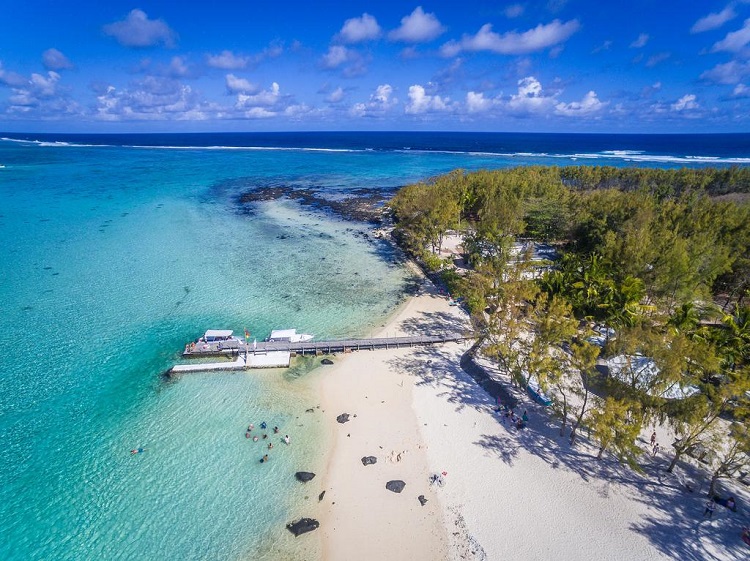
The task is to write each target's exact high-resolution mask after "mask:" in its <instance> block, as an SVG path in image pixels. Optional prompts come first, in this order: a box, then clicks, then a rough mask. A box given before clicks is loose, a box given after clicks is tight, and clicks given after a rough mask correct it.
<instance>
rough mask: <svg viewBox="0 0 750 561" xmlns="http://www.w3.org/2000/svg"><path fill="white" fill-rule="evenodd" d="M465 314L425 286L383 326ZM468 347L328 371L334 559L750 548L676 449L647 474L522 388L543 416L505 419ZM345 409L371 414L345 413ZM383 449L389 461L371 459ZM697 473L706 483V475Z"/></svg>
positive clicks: (330, 554)
mask: <svg viewBox="0 0 750 561" xmlns="http://www.w3.org/2000/svg"><path fill="white" fill-rule="evenodd" d="M427 286H428V287H429V285H427ZM460 316H461V313H460V309H459V308H457V307H451V306H449V305H448V301H447V299H446V298H444V297H440V296H437V295H435V294H434V293H431V294H428V293H425V294H422V295H419V296H417V297H415V298H412V299H410V300H409V301H408V303H407V305H406V306H405V307H404V308H402V309H401V310H400V312H399V313H398V314H397V315H396V317H395V318H394V319H393V320H392V321H391V322H390V323H389V324H388V325H387V326H386V327H385V328H384V329H383V330H382V332H381V334H382V335H386V334H388V335H395V334H397V333H399V332H400V333H403V332H414V331H415V330H417V329H420V326H421V328H423V329H425V330H427V331H433V330H434V329H435V328H436V326H437V327H439V326H442V325H446V324H448V323H450V322H454V321H458V318H459V317H460ZM463 320H465V318H463ZM467 348H468V344H464V345H458V344H450V345H444V346H440V347H437V346H436V347H430V348H415V349H400V350H392V351H360V352H358V353H352V354H351V355H347V356H340V357H338V358H337V359H336V362H337V364H336V365H335V366H332V367H328V369H327V370H326V369H323V370H322V371H321V377H320V381H321V389H322V393H323V405H322V406H321V408H322V409H323V410H324V415H325V416H326V419H327V420H328V422H329V424H330V430H331V433H332V434H331V436H332V438H331V441H332V442H333V451H332V453H331V458H330V462H329V465H328V468H327V470H326V473H324V474H323V475H322V477H323V481H322V483H323V488H325V489H326V490H327V491H326V496H325V498H324V500H323V501H322V502H321V503H320V505H321V506H320V511H321V512H320V513H319V517H320V521H321V526H320V530H319V532H320V535H321V537H322V539H323V552H324V559H326V560H338V559H341V560H352V559H357V560H361V561H367V560H383V559H385V560H390V561H396V560H408V561H417V560H441V559H488V560H496V559H513V560H516V561H517V560H532V559H533V560H536V559H540V560H541V559H555V560H569V559H570V560H600V559H607V560H614V561H620V560H622V561H633V560H651V559H683V560H695V561H698V560H702V559H732V560H734V559H738V560H739V559H747V558H748V557H747V555H748V553H749V552H750V548H748V547H747V546H745V544H743V543H742V541H741V540H740V539H739V531H740V529H741V527H742V525H743V524H747V523H748V522H747V520H746V519H744V520H743V518H742V516H743V515H742V514H735V513H730V512H729V511H728V510H726V509H724V508H723V507H717V509H716V513H715V514H714V518H713V519H712V520H704V519H702V517H701V515H702V512H703V502H704V498H703V495H701V494H699V493H698V491H697V490H696V492H694V493H692V494H691V493H688V492H687V491H685V490H684V488H683V487H681V486H680V484H679V482H678V479H677V478H676V477H674V476H671V475H669V474H665V473H663V472H662V471H660V470H657V469H656V468H657V467H660V468H662V469H663V468H664V467H665V465H666V462H667V460H668V458H667V457H666V455H665V452H662V453H661V455H659V456H657V457H656V458H654V459H651V458H649V459H647V460H646V462H645V466H646V469H645V473H644V474H638V473H636V472H634V471H633V470H631V469H629V468H624V467H621V466H619V465H618V464H617V463H616V462H615V461H614V460H612V459H611V458H605V460H604V461H597V460H596V459H595V454H596V450H595V449H594V448H593V447H592V446H591V445H590V444H588V443H586V442H585V438H584V439H582V442H581V444H580V445H578V446H577V447H576V448H570V446H569V445H568V444H567V440H566V439H562V438H559V437H558V436H557V434H558V430H559V424H558V423H557V421H554V420H552V419H550V418H549V415H548V413H549V411H548V410H545V409H543V408H541V407H539V406H537V405H536V404H534V403H533V402H532V401H531V400H530V399H529V398H528V397H527V396H526V395H525V394H523V393H521V392H518V391H517V390H514V391H515V392H516V393H515V395H516V396H517V397H518V399H519V400H520V402H521V408H520V410H519V412H521V411H522V410H523V409H527V410H528V412H529V415H530V417H531V419H530V423H529V427H528V428H527V429H525V430H522V431H518V430H517V429H515V428H511V427H509V426H507V425H505V424H503V423H502V422H501V418H500V417H499V416H498V415H497V414H495V413H494V412H493V411H492V406H493V405H494V404H493V402H492V400H491V398H490V397H489V396H488V395H487V394H486V393H485V392H484V390H482V389H481V388H480V387H479V386H478V385H477V384H476V383H475V382H474V381H473V380H472V379H471V378H470V377H469V376H468V375H467V374H465V373H464V372H463V371H462V370H461V368H460V357H461V355H462V354H463V353H464V352H465V351H466V350H467ZM428 361H429V364H428ZM506 382H507V380H506ZM341 413H349V414H350V415H354V414H356V415H357V417H356V418H354V417H352V419H351V420H350V421H349V422H348V423H345V424H339V423H337V422H336V420H335V418H336V416H337V415H339V414H341ZM649 434H650V431H649ZM584 436H585V435H584ZM647 438H648V435H644V440H647ZM665 444H666V442H662V446H663V447H664V445H665ZM645 447H646V443H645V442H644V448H645ZM399 452H401V459H400V461H396V454H397V453H399ZM666 452H667V453H669V451H668V450H667V451H666ZM370 455H372V456H376V457H377V459H378V462H377V464H375V465H370V466H366V467H365V466H363V465H362V463H361V461H360V459H361V458H362V457H363V456H370ZM442 471H445V472H447V476H445V482H446V483H445V486H444V487H442V488H438V487H430V486H429V484H428V476H429V475H430V474H431V473H437V472H442ZM681 477H683V476H681ZM684 477H688V478H691V479H690V480H691V482H692V483H693V485H694V486H695V487H696V489H697V487H698V485H699V484H700V481H699V480H698V479H696V477H697V476H693V475H690V476H688V475H685V476H684ZM391 479H401V480H403V481H405V482H406V488H405V489H404V491H403V492H402V493H401V494H394V493H392V492H390V491H388V490H386V489H385V483H386V482H387V481H388V480H391ZM704 490H705V489H704ZM418 495H424V496H425V497H426V498H427V499H428V501H429V502H428V503H427V505H426V506H424V507H422V506H420V503H419V502H418V500H417V496H418ZM745 504H747V505H748V506H750V503H748V502H745Z"/></svg>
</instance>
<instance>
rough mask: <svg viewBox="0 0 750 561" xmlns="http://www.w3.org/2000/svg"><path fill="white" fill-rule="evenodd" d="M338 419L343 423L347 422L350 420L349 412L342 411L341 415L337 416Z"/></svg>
mask: <svg viewBox="0 0 750 561" xmlns="http://www.w3.org/2000/svg"><path fill="white" fill-rule="evenodd" d="M336 420H337V421H338V422H339V423H342V424H343V423H346V422H347V421H348V420H349V413H342V414H341V415H339V416H338V417H336Z"/></svg>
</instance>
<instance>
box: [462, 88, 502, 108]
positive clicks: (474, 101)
mask: <svg viewBox="0 0 750 561" xmlns="http://www.w3.org/2000/svg"><path fill="white" fill-rule="evenodd" d="M498 103H499V101H498V100H497V99H488V98H486V97H484V92H468V93H467V94H466V110H467V111H468V112H469V113H486V112H487V111H489V110H490V109H492V108H493V107H494V106H495V105H497V104H498Z"/></svg>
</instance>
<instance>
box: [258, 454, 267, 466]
mask: <svg viewBox="0 0 750 561" xmlns="http://www.w3.org/2000/svg"><path fill="white" fill-rule="evenodd" d="M267 461H268V454H266V455H265V456H263V457H262V458H261V459H260V463H261V464H263V463H265V462H267Z"/></svg>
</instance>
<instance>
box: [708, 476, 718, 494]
mask: <svg viewBox="0 0 750 561" xmlns="http://www.w3.org/2000/svg"><path fill="white" fill-rule="evenodd" d="M718 481H719V474H718V473H714V474H713V475H712V476H711V485H709V487H708V496H709V497H713V496H714V491H715V490H716V483H717V482H718Z"/></svg>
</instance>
